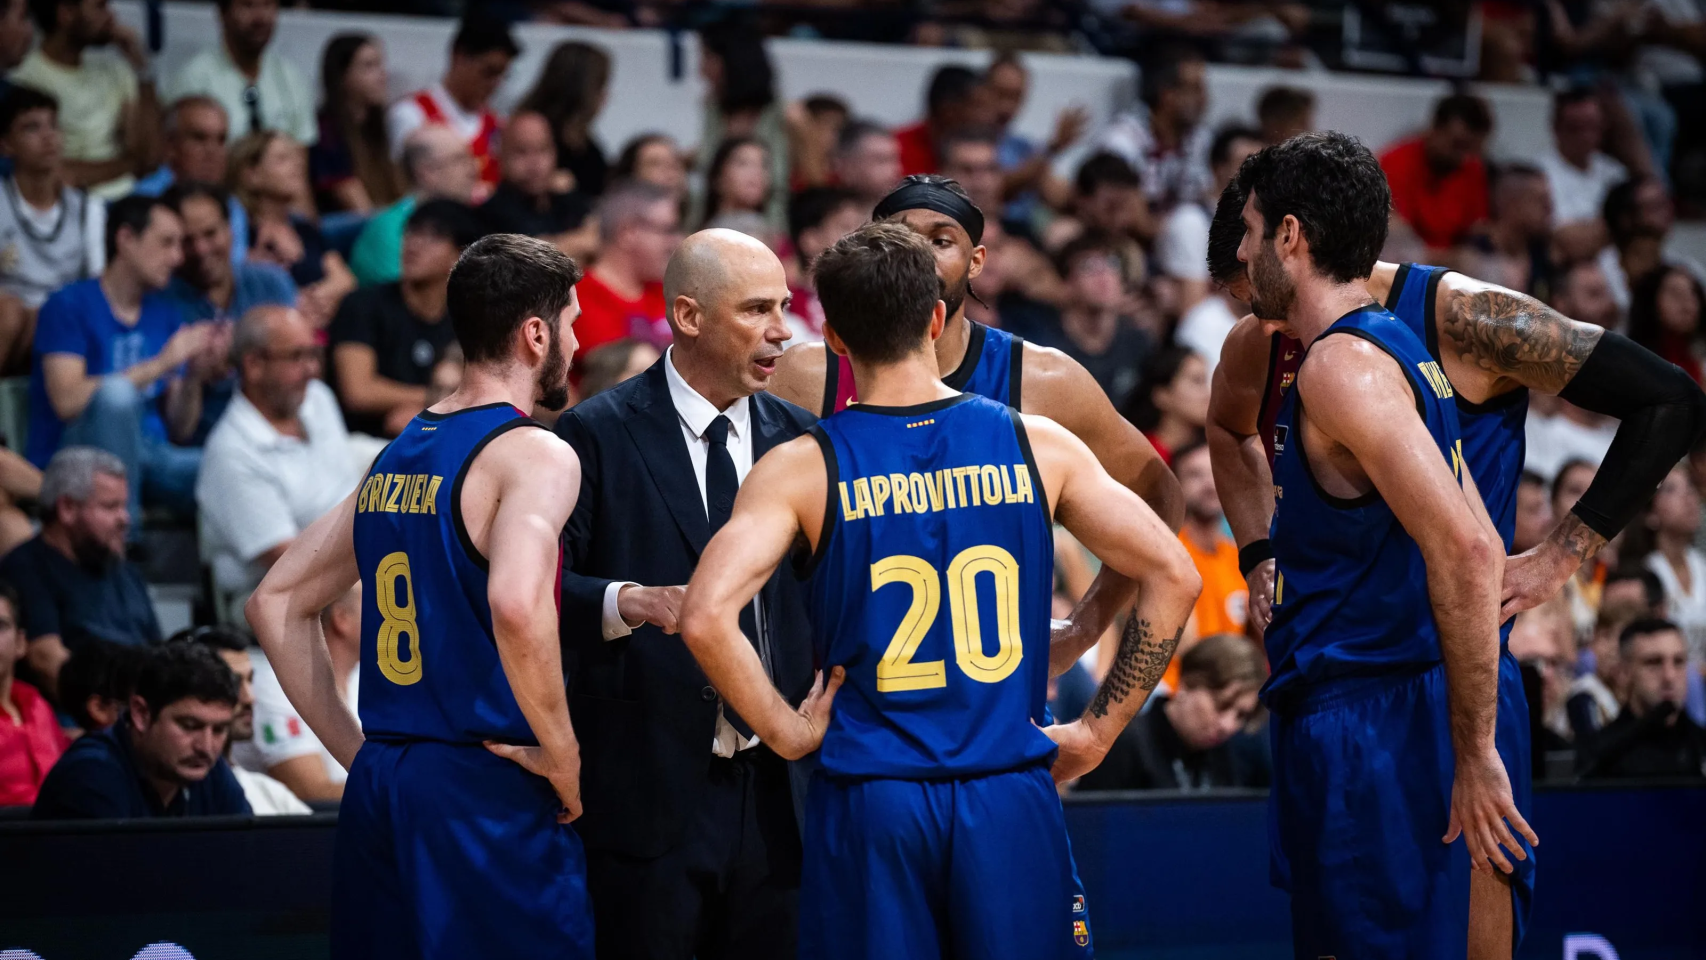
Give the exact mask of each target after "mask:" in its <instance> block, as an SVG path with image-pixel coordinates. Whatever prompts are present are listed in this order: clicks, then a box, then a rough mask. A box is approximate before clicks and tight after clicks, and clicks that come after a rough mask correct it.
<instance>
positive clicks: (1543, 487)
mask: <svg viewBox="0 0 1706 960" xmlns="http://www.w3.org/2000/svg"><path fill="white" fill-rule="evenodd" d="M1516 485H1517V486H1518V487H1539V488H1540V491H1541V492H1542V493H1550V491H1551V488H1550V485H1549V484H1547V482H1546V478H1545V477H1543V476H1541V475H1540V474H1538V473H1535V472H1534V471H1533V470H1524V471H1523V472H1522V476H1520V477H1517V478H1516Z"/></svg>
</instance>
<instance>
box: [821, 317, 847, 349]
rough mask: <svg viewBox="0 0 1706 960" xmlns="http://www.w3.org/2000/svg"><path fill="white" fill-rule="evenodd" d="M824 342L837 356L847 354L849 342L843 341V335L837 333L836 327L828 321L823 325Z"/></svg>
mask: <svg viewBox="0 0 1706 960" xmlns="http://www.w3.org/2000/svg"><path fill="white" fill-rule="evenodd" d="M823 342H824V345H825V346H827V347H829V350H830V352H831V353H833V354H835V355H836V356H838V357H845V356H847V344H845V343H843V342H841V337H840V336H839V335H837V334H836V332H835V328H834V327H832V326H830V325H829V324H827V323H825V324H824V325H823Z"/></svg>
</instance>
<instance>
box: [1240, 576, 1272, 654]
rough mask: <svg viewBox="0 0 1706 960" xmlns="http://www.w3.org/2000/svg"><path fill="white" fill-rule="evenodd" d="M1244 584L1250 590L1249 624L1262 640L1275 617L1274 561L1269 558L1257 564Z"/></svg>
mask: <svg viewBox="0 0 1706 960" xmlns="http://www.w3.org/2000/svg"><path fill="white" fill-rule="evenodd" d="M1244 585H1245V586H1246V587H1248V588H1249V591H1250V599H1249V605H1250V619H1249V621H1248V625H1249V626H1250V628H1251V629H1253V630H1255V631H1256V639H1257V640H1260V639H1262V634H1264V633H1266V632H1267V630H1268V621H1270V620H1272V619H1273V618H1274V561H1273V560H1272V559H1268V560H1263V561H1262V562H1261V563H1258V564H1256V566H1255V567H1254V568H1253V569H1252V570H1251V571H1250V575H1249V576H1247V577H1245V578H1244Z"/></svg>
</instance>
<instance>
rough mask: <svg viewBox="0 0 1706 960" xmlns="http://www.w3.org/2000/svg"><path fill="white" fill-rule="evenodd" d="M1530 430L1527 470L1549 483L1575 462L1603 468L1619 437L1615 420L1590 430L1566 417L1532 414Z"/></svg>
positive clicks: (1526, 459)
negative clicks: (1604, 461)
mask: <svg viewBox="0 0 1706 960" xmlns="http://www.w3.org/2000/svg"><path fill="white" fill-rule="evenodd" d="M1526 428H1527V429H1526V431H1525V432H1526V433H1527V441H1528V453H1527V456H1526V458H1525V459H1524V461H1523V468H1524V469H1526V470H1532V471H1534V472H1535V473H1538V474H1539V475H1540V476H1542V477H1544V478H1545V479H1546V482H1547V483H1551V482H1552V478H1553V477H1555V476H1557V475H1558V468H1559V467H1561V466H1563V465H1564V464H1565V463H1568V462H1569V461H1571V460H1586V461H1588V462H1589V463H1592V464H1593V465H1594V466H1596V467H1597V466H1599V462H1600V461H1601V460H1604V459H1605V452H1606V451H1607V450H1609V449H1611V441H1612V439H1613V438H1615V437H1616V436H1617V421H1615V420H1612V421H1608V422H1607V423H1606V424H1605V425H1603V426H1599V427H1586V426H1583V425H1581V424H1579V423H1577V422H1575V421H1574V420H1571V419H1570V418H1569V417H1566V416H1563V415H1562V414H1560V415H1558V416H1555V417H1543V416H1540V415H1538V414H1536V413H1534V412H1532V411H1530V412H1529V414H1528V423H1527V424H1526Z"/></svg>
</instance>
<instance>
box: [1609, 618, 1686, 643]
mask: <svg viewBox="0 0 1706 960" xmlns="http://www.w3.org/2000/svg"><path fill="white" fill-rule="evenodd" d="M1681 632H1682V630H1681V629H1680V628H1678V627H1677V625H1676V624H1674V623H1672V622H1670V621H1669V620H1666V619H1665V618H1663V617H1641V618H1640V619H1638V620H1634V621H1632V622H1630V624H1629V625H1628V626H1627V627H1624V628H1623V632H1622V633H1621V634H1618V636H1617V647H1618V649H1620V650H1627V649H1629V645H1630V644H1631V643H1634V642H1635V641H1636V640H1637V639H1639V638H1640V637H1650V636H1652V635H1653V634H1655V633H1681Z"/></svg>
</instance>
